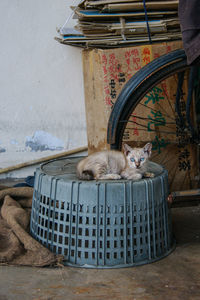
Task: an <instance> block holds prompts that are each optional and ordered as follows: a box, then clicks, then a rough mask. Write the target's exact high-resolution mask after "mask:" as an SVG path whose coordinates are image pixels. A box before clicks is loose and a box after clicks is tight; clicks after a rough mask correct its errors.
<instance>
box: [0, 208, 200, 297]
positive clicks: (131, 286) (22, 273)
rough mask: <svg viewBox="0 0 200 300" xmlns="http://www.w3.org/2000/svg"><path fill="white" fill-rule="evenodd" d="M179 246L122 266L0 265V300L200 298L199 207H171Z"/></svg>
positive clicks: (174, 230)
mask: <svg viewBox="0 0 200 300" xmlns="http://www.w3.org/2000/svg"><path fill="white" fill-rule="evenodd" d="M172 214H173V232H174V234H175V236H176V241H177V246H176V249H175V250H174V251H173V252H172V253H171V254H170V255H169V256H168V257H166V258H164V259H162V260H160V261H158V262H155V263H152V264H148V265H144V266H139V267H134V268H123V269H107V270H99V269H83V268H71V267H63V268H62V267H61V268H31V267H13V266H0V300H12V299H14V300H23V299H25V300H29V299H33V300H44V299H45V300H47V299H48V300H50V299H52V300H54V299H55V300H56V299H67V300H68V299H69V300H71V299H72V300H76V299H81V300H89V299H91V300H96V299H97V300H104V299H105V300H112V299H116V300H118V299H121V300H122V299H123V300H168V299H170V300H199V299H200V206H194V207H185V208H173V209H172Z"/></svg>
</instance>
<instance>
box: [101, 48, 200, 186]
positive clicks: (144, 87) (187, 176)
mask: <svg viewBox="0 0 200 300" xmlns="http://www.w3.org/2000/svg"><path fill="white" fill-rule="evenodd" d="M188 77H190V67H189V66H188V65H187V62H186V56H185V53H184V50H176V51H173V52H171V53H169V54H166V55H163V56H161V57H160V58H157V59H155V60H154V61H152V62H151V63H149V64H148V65H146V66H145V67H143V68H142V69H141V70H140V71H138V72H137V73H136V74H135V75H134V76H133V77H132V78H131V79H130V80H129V81H128V82H127V84H126V85H125V86H124V88H123V89H122V91H121V93H120V95H119V96H118V98H117V101H116V102H115V105H114V107H113V110H112V112H111V115H110V118H109V123H108V131H107V134H108V143H109V144H110V146H111V149H121V147H122V144H123V143H124V142H127V143H128V144H129V145H134V146H140V145H142V144H144V142H147V141H152V144H153V154H152V160H153V161H155V162H157V163H160V164H162V165H164V166H165V167H166V168H167V170H168V172H169V182H170V187H171V190H172V191H173V190H183V189H190V188H195V187H197V186H198V184H199V182H198V180H197V175H198V173H199V167H198V161H199V159H198V157H197V155H198V143H199V141H198V138H197V136H198V135H197V133H196V132H197V128H196V109H195V105H193V104H192V103H191V101H187V99H188V95H187V94H188V84H187V82H188V80H187V79H188ZM193 78H194V77H193ZM196 79H197V75H195V80H196ZM193 81H194V80H193ZM197 83H198V82H197ZM189 93H190V97H191V91H190V92H189ZM187 102H188V103H189V104H187ZM194 132H195V134H194Z"/></svg>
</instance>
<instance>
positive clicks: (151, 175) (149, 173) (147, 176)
mask: <svg viewBox="0 0 200 300" xmlns="http://www.w3.org/2000/svg"><path fill="white" fill-rule="evenodd" d="M143 176H144V177H145V178H153V177H155V174H154V173H151V172H145V173H144V175H143Z"/></svg>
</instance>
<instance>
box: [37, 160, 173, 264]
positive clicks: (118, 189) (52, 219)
mask: <svg viewBox="0 0 200 300" xmlns="http://www.w3.org/2000/svg"><path fill="white" fill-rule="evenodd" d="M79 160H80V158H68V159H60V160H56V161H52V162H50V163H47V164H44V165H42V166H41V168H39V169H37V171H36V177H35V186H34V195H33V204H32V215H31V234H32V235H33V237H35V238H36V239H37V240H38V241H39V242H41V243H42V244H43V245H45V246H46V247H48V248H49V249H50V250H51V251H53V252H54V253H55V254H62V255H63V257H64V264H65V265H70V266H79V267H95V268H116V267H118V268H120V267H128V266H135V265H140V264H146V263H151V262H154V261H156V260H159V259H161V258H163V257H165V256H166V255H168V254H169V253H170V252H171V251H172V249H173V247H174V241H173V238H172V228H171V217H170V210H169V209H168V205H167V201H166V198H167V196H168V176H167V171H166V170H164V169H162V168H161V167H159V166H158V165H156V164H155V163H152V167H154V168H155V169H159V170H160V171H159V172H157V174H156V177H154V178H152V179H144V180H140V181H138V182H133V181H128V180H116V181H95V180H94V181H80V180H78V179H77V178H76V175H75V165H76V163H77V162H78V161H79ZM157 167H159V168H157Z"/></svg>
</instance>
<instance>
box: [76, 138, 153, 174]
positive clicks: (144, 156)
mask: <svg viewBox="0 0 200 300" xmlns="http://www.w3.org/2000/svg"><path fill="white" fill-rule="evenodd" d="M151 148H152V144H151V143H147V144H146V145H145V146H144V147H143V148H131V147H130V146H129V145H127V144H124V145H123V152H121V151H114V150H110V151H109V150H108V151H100V152H96V153H93V154H91V155H89V156H88V157H86V158H84V159H82V160H81V161H80V162H79V163H78V165H77V176H78V178H79V179H85V180H91V179H97V180H98V179H121V178H124V179H132V180H139V179H141V178H142V177H154V174H153V173H149V172H147V166H148V159H149V157H150V156H151Z"/></svg>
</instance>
